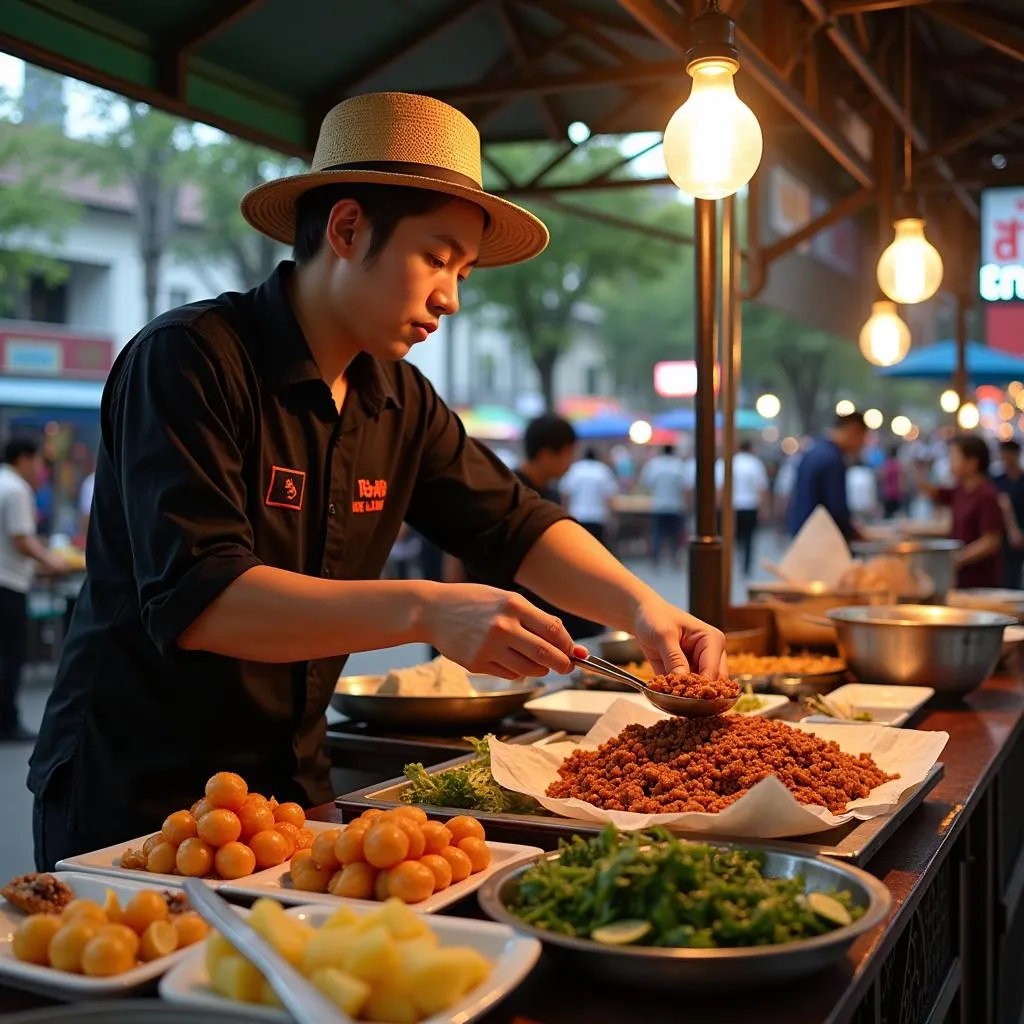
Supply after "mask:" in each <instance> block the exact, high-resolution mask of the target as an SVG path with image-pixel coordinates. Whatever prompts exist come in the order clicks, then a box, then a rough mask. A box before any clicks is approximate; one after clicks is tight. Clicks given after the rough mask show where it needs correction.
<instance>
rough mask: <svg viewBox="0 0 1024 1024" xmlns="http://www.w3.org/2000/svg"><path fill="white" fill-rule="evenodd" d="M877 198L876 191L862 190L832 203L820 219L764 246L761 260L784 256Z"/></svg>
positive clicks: (771, 259) (768, 262)
mask: <svg viewBox="0 0 1024 1024" xmlns="http://www.w3.org/2000/svg"><path fill="white" fill-rule="evenodd" d="M877 198H878V191H877V189H875V188H862V189H860V190H859V191H857V192H852V193H850V195H848V196H844V197H843V198H842V199H840V200H839V201H838V202H836V203H833V204H832V205H831V206H830V207H829V208H828V209H827V210H826V211H825V212H824V213H823V214H821V216H820V217H815V218H814V220H809V221H808V222H807V223H806V224H805V225H804V226H803V227H802V228H797V230H796V231H794V232H793V233H792V234H789V235H786V237H785V238H780V239H778V240H777V241H775V242H772V244H771V245H768V246H765V248H764V249H763V250H762V251H761V258H762V259H763V260H764V262H765V264H766V265H767V264H770V263H771V262H772V261H774V260H777V259H779V258H780V257H781V256H785V255H786V254H787V253H790V252H792V251H793V250H794V249H796V248H799V246H801V245H803V244H804V242H806V241H808V240H809V239H811V238H813V237H814V236H815V235H816V234H817V233H818V232H819V231H823V230H824V229H825V228H828V227H831V226H832V225H833V224H836V223H838V222H839V221H841V220H844V219H845V218H846V217H851V216H853V214H855V213H859V212H860V211H861V210H863V209H864V208H865V207H866V206H870V205H871V204H872V203H873V202H875V201H876V200H877Z"/></svg>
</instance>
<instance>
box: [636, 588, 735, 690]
mask: <svg viewBox="0 0 1024 1024" xmlns="http://www.w3.org/2000/svg"><path fill="white" fill-rule="evenodd" d="M633 633H634V635H635V636H636V638H637V640H638V641H639V643H640V646H641V647H642V648H643V651H644V654H645V655H646V656H647V660H648V661H649V662H650V663H651V666H652V667H653V668H654V671H655V672H656V673H657V674H658V675H664V674H665V673H668V672H689V671H691V668H692V671H694V672H699V673H700V674H701V675H703V676H709V677H710V678H712V679H717V678H718V677H719V676H725V675H728V672H729V666H728V662H727V661H726V657H725V636H724V635H723V633H722V631H721V630H718V629H715V628H714V627H713V626H709V625H708V624H707V623H706V622H701V621H700V619H696V618H694V617H693V616H692V615H688V614H687V613H686V612H684V611H682V609H680V608H676V607H675V605H672V604H669V603H668V601H664V600H662V599H661V598H660V597H654V598H649V599H647V600H645V601H642V602H641V603H640V605H639V606H638V607H637V610H636V616H635V620H634V628H633Z"/></svg>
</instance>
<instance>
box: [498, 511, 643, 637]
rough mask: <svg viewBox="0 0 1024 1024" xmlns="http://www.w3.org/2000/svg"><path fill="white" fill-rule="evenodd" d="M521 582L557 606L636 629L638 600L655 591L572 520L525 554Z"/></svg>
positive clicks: (558, 525)
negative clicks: (634, 622)
mask: <svg viewBox="0 0 1024 1024" xmlns="http://www.w3.org/2000/svg"><path fill="white" fill-rule="evenodd" d="M516 583H518V584H519V585H520V586H523V587H525V588H526V589H527V590H532V591H533V592H534V593H535V594H539V595H540V596H541V597H543V598H544V600H545V601H549V602H550V603H551V604H553V605H555V606H556V607H558V608H564V609H565V610H566V611H567V612H572V613H573V614H574V615H579V616H582V617H583V618H587V619H592V620H595V621H597V622H600V623H603V624H604V625H606V626H610V627H612V628H614V629H628V630H631V629H632V628H633V621H634V614H635V611H636V607H637V605H638V603H639V602H640V601H641V600H643V599H644V598H645V597H648V596H651V595H652V594H653V593H654V591H652V590H651V588H650V587H648V586H647V584H646V583H644V582H643V581H642V580H639V579H637V577H636V576H634V575H633V574H632V573H631V572H630V571H629V570H628V569H627V568H626V567H625V566H624V565H622V564H621V563H620V562H619V561H617V560H616V559H615V558H614V557H613V556H612V554H611V553H610V552H609V551H608V549H607V548H605V547H604V545H603V544H600V543H599V542H598V541H597V540H595V539H594V538H593V537H592V536H591V535H590V534H589V533H588V532H587V531H586V530H584V529H583V527H582V526H580V525H579V524H578V523H574V522H572V521H571V520H567V519H566V520H562V521H561V522H558V523H555V524H554V525H553V526H551V527H549V528H548V529H547V530H545V531H544V533H543V534H542V535H541V537H540V539H539V540H538V541H537V543H536V544H534V545H533V547H532V548H531V549H530V551H529V554H527V556H526V558H524V559H523V564H522V565H521V566H520V567H519V572H518V573H516Z"/></svg>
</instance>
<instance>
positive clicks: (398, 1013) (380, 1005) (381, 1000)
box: [363, 985, 422, 1024]
mask: <svg viewBox="0 0 1024 1024" xmlns="http://www.w3.org/2000/svg"><path fill="white" fill-rule="evenodd" d="M363 1014H364V1016H365V1017H366V1019H367V1020H372V1021H379V1022H380V1024H417V1022H418V1021H419V1020H421V1019H422V1015H421V1014H420V1012H419V1010H418V1009H417V1008H416V1002H415V1000H414V999H413V998H412V996H410V995H407V994H406V993H405V992H400V991H399V990H398V989H395V988H391V987H390V986H389V985H382V986H376V987H374V989H373V991H372V992H371V993H370V998H369V1001H368V1002H367V1004H366V1006H365V1008H364V1009H363Z"/></svg>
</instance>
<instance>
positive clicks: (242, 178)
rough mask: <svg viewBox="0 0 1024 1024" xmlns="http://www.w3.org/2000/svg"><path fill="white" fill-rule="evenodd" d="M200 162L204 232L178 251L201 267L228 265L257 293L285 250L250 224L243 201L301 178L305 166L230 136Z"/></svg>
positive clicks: (205, 149)
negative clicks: (286, 179)
mask: <svg viewBox="0 0 1024 1024" xmlns="http://www.w3.org/2000/svg"><path fill="white" fill-rule="evenodd" d="M196 156H197V164H198V167H197V170H198V174H199V181H201V182H202V206H203V225H202V228H201V230H199V231H196V232H190V233H189V234H188V235H182V236H181V237H180V238H179V240H178V243H177V246H176V248H177V250H178V251H179V253H180V254H181V255H182V256H183V257H185V258H186V259H189V260H190V261H192V263H193V264H194V265H196V266H202V265H203V264H223V263H226V264H227V265H228V266H230V267H231V269H232V271H233V272H234V274H235V275H236V276H237V277H238V279H239V282H240V284H241V287H242V288H254V287H256V285H258V284H259V283H260V282H261V281H263V280H265V279H266V278H267V277H268V276H269V275H270V272H271V271H272V270H273V269H274V267H275V266H276V265H277V262H278V260H279V259H280V258H281V254H282V247H281V245H280V244H279V243H278V242H275V241H274V240H273V239H271V238H268V237H267V236H266V235H263V234H261V233H260V232H258V231H256V230H254V229H253V228H252V227H250V226H249V225H248V224H247V223H246V222H245V220H244V219H243V217H242V214H241V213H240V212H239V205H238V204H239V200H240V199H241V198H242V196H243V195H245V193H246V192H248V191H249V189H251V188H255V187H256V186H257V185H261V184H262V183H263V182H265V181H271V180H272V179H274V178H280V177H283V176H284V175H288V174H298V173H300V172H301V171H303V170H305V165H304V164H303V163H302V162H301V161H300V160H295V159H292V158H290V157H285V156H282V155H281V154H280V153H275V152H274V151H273V150H270V149H264V148H263V147H261V146H255V145H253V144H252V143H249V142H243V141H242V140H241V139H235V138H232V137H230V136H225V137H224V138H223V139H221V140H219V141H216V142H212V143H209V144H207V145H204V146H202V147H200V148H199V149H198V150H197V151H196Z"/></svg>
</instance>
